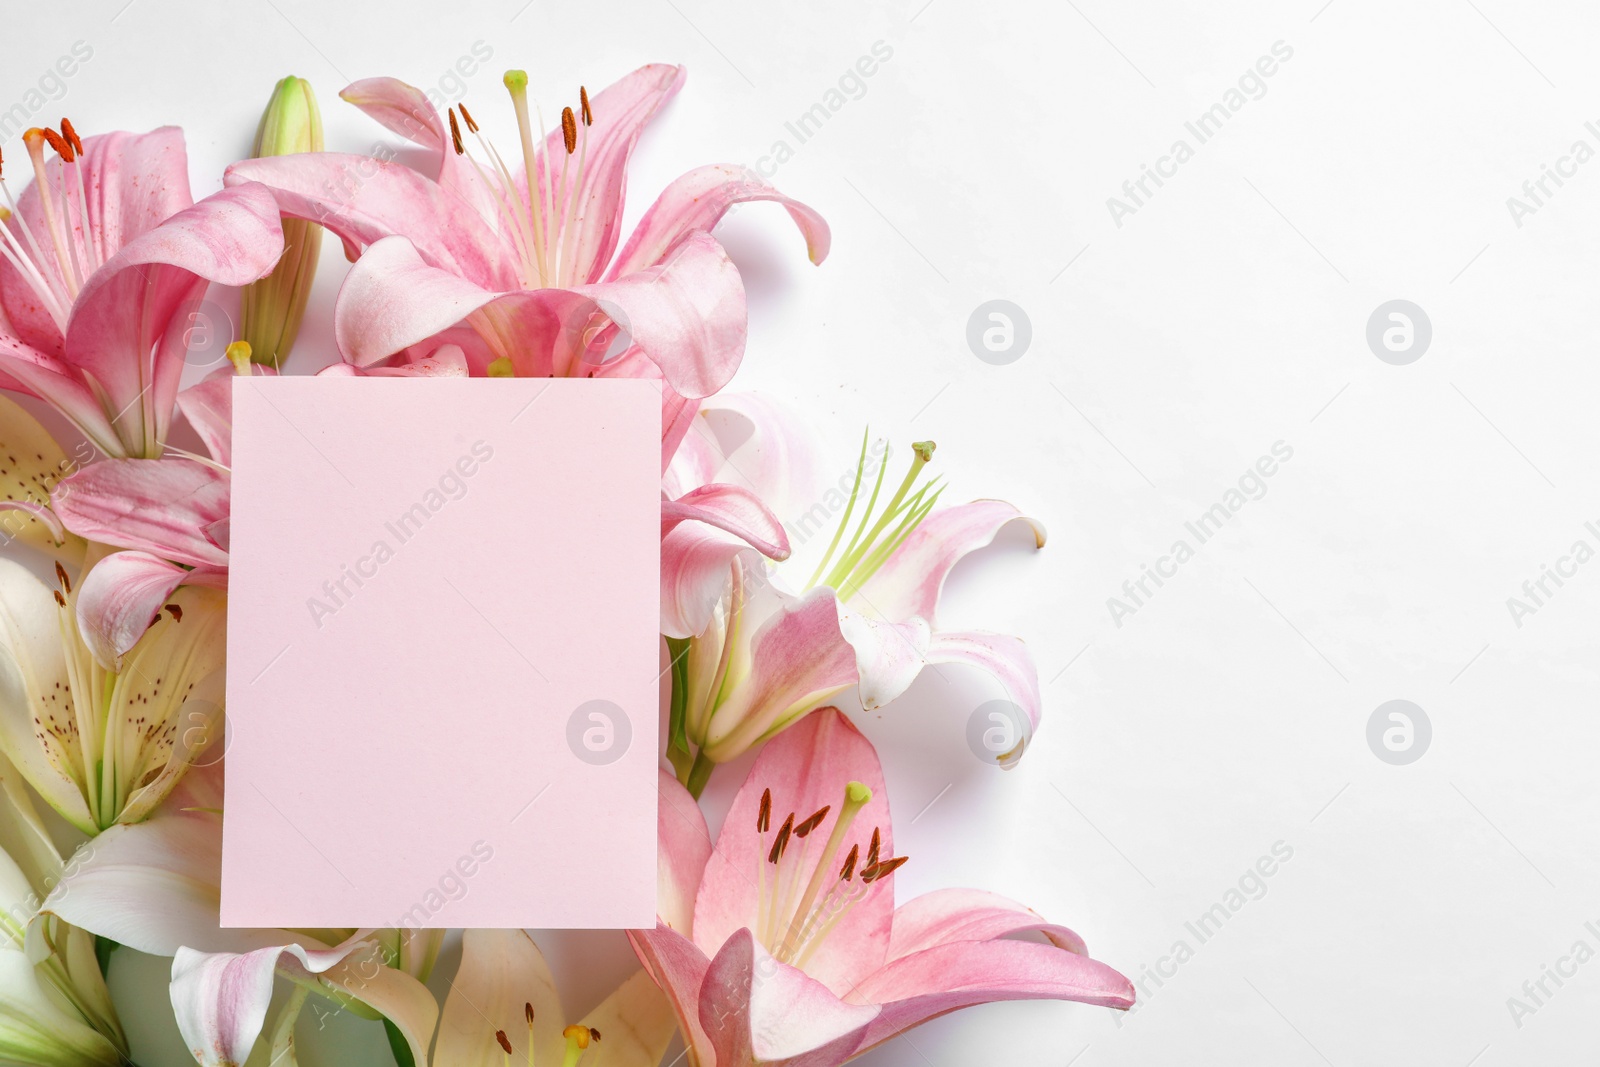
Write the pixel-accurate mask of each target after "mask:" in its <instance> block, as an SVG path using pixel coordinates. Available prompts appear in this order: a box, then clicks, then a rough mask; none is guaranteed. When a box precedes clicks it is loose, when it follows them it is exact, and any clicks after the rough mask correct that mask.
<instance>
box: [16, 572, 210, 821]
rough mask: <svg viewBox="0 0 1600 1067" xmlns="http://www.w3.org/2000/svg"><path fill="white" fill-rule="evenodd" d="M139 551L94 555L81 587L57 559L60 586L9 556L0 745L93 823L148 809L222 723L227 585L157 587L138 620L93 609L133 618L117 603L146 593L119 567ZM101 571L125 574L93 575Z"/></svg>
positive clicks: (61, 802)
mask: <svg viewBox="0 0 1600 1067" xmlns="http://www.w3.org/2000/svg"><path fill="white" fill-rule="evenodd" d="M99 551H101V549H100V548H99V546H95V547H94V548H92V549H91V550H90V555H91V559H94V557H95V555H96V553H97V552H99ZM132 555H134V554H133V553H115V554H112V555H109V556H104V557H103V558H99V559H98V561H97V562H92V564H91V565H90V566H88V567H86V568H85V572H84V577H85V584H87V585H88V586H89V588H88V589H85V590H80V589H78V588H76V586H77V583H76V582H74V581H73V580H72V579H71V578H70V577H69V575H68V573H67V571H66V569H65V568H64V567H63V566H62V565H61V563H59V562H58V563H57V564H56V582H55V587H54V588H52V587H50V586H49V585H46V584H45V583H44V582H42V581H40V580H39V579H38V578H37V577H35V575H34V574H33V572H32V571H30V570H29V569H28V568H27V567H25V566H23V565H22V564H20V563H18V562H16V561H15V560H11V559H0V752H3V753H4V754H5V755H6V756H8V757H9V758H10V760H11V761H12V762H13V763H15V764H16V766H17V769H18V770H19V771H21V773H22V775H23V777H24V778H26V779H27V781H28V783H29V784H30V785H32V786H33V787H34V789H36V790H38V792H39V795H40V796H42V797H43V798H44V800H45V802H46V803H48V804H49V805H50V806H51V807H53V808H55V809H56V810H57V811H58V812H60V813H61V815H62V816H63V817H64V818H65V819H67V821H68V822H70V823H72V824H73V825H74V826H75V827H77V828H78V829H80V830H82V831H83V832H84V833H87V834H96V833H99V832H100V831H101V830H104V829H106V828H107V827H110V826H113V825H115V824H117V823H127V822H137V821H139V820H140V819H143V818H145V817H147V816H148V815H149V814H150V812H151V811H153V810H154V809H155V807H156V805H157V804H159V803H160V802H161V799H162V798H163V797H165V796H166V795H167V794H168V793H169V792H171V791H172V788H173V786H174V785H176V784H177V781H178V779H179V778H180V777H181V776H182V774H183V772H184V770H185V769H186V768H187V767H188V766H189V764H190V763H192V762H193V761H194V760H195V758H196V757H197V756H198V755H199V754H200V752H202V751H203V750H204V749H205V747H206V746H207V744H208V743H209V742H210V741H211V740H212V739H213V738H214V735H215V734H216V733H217V732H218V728H219V726H220V716H221V711H222V700H223V670H222V667H223V657H224V646H225V643H226V642H225V627H224V601H225V598H224V595H223V594H222V593H221V592H220V591H218V590H216V589H210V588H202V587H196V586H184V587H182V588H180V589H177V590H176V591H173V592H171V593H170V595H167V596H162V597H160V598H159V603H160V607H159V608H157V609H156V610H155V612H154V618H153V619H150V620H149V621H148V622H146V621H145V620H146V616H145V615H144V614H143V611H141V612H140V613H139V619H138V625H139V626H140V627H143V629H142V632H141V630H139V629H135V630H134V631H133V633H132V634H121V633H117V632H107V631H106V630H105V629H104V628H103V627H102V626H100V625H98V624H97V623H96V622H95V621H94V620H103V619H108V618H118V617H120V618H122V619H123V620H128V619H130V618H131V616H130V615H129V613H128V612H125V611H124V612H118V611H116V610H115V609H114V608H113V609H112V610H107V602H108V601H111V602H115V601H118V600H121V601H126V602H128V603H139V602H141V601H142V600H146V599H147V598H148V589H146V588H142V587H141V583H140V582H139V581H138V580H137V579H133V580H130V578H129V576H127V575H125V574H122V573H121V572H122V571H123V570H125V568H122V567H121V566H120V564H121V563H122V562H123V560H124V559H125V558H126V557H129V556H132ZM97 570H103V571H104V573H103V574H102V575H100V577H101V578H110V577H111V576H112V575H113V574H114V573H115V575H116V580H113V581H97V580H96V571H97ZM86 608H87V609H88V610H87V611H86V610H85V609H86Z"/></svg>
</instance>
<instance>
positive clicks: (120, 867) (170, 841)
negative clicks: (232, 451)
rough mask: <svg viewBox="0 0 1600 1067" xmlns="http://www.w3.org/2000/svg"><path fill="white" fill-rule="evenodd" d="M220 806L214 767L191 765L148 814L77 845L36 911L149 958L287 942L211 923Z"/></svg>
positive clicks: (279, 934) (217, 886)
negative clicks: (181, 950)
mask: <svg viewBox="0 0 1600 1067" xmlns="http://www.w3.org/2000/svg"><path fill="white" fill-rule="evenodd" d="M221 803H222V766H221V764H220V763H219V764H216V765H213V766H211V767H196V768H193V769H191V770H190V772H189V773H188V774H186V775H185V776H184V778H183V780H182V781H181V782H180V783H179V784H178V786H177V788H176V789H175V790H174V791H173V792H172V794H171V795H170V796H168V797H167V799H166V801H165V802H164V803H163V804H162V806H161V807H160V808H159V809H157V811H156V813H155V814H154V815H153V816H151V818H149V819H148V820H146V821H145V822H141V823H136V824H133V825H119V826H113V827H111V828H110V829H109V830H106V831H105V832H104V833H102V834H100V835H99V836H98V837H96V838H95V839H94V841H93V843H92V845H90V846H85V847H84V848H83V849H82V850H80V851H79V852H78V854H77V855H76V856H74V857H73V859H72V860H71V861H70V862H69V863H68V865H67V869H66V872H65V874H64V875H63V877H62V879H61V881H60V883H59V884H58V885H56V886H55V887H54V888H53V889H52V890H51V891H50V894H49V895H48V896H47V897H45V900H44V903H43V904H42V905H40V912H41V914H47V915H54V916H57V917H59V918H60V919H61V920H62V921H64V922H68V923H71V924H72V925H73V926H76V927H79V928H80V929H84V930H88V931H90V932H91V933H95V934H98V935H100V936H101V937H105V938H109V939H111V940H113V941H115V942H117V943H118V944H122V945H127V946H128V947H130V948H133V949H136V950H138V951H139V952H145V953H149V954H150V955H154V956H171V955H173V954H175V953H176V952H177V951H178V949H179V948H180V947H181V946H184V945H187V946H189V947H190V948H192V949H196V950H198V951H201V952H233V953H239V952H250V951H253V950H255V949H260V948H266V947H268V946H272V945H281V944H283V943H284V942H286V941H289V940H293V939H295V936H294V935H292V934H289V933H287V932H285V931H283V930H255V929H248V928H242V927H241V928H230V929H223V928H222V927H221V926H220V925H219V922H220V918H219V916H218V912H217V900H218V895H219V894H220V892H221V885H222V817H221V815H219V814H218V813H217V811H216V809H217V808H218V807H219V806H220V805H221ZM303 940H305V941H306V943H307V944H309V945H311V946H312V947H319V946H318V944H317V943H316V942H315V941H311V940H310V939H303Z"/></svg>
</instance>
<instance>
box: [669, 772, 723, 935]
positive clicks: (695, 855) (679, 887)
mask: <svg viewBox="0 0 1600 1067" xmlns="http://www.w3.org/2000/svg"><path fill="white" fill-rule="evenodd" d="M657 773H658V774H659V780H658V782H657V803H656V827H657V835H656V840H657V842H658V845H657V850H656V916H657V921H658V922H660V923H661V924H662V925H664V926H666V927H667V928H668V929H671V930H676V931H677V932H678V933H680V934H682V935H684V936H685V937H687V936H689V933H690V931H691V930H692V929H693V927H694V900H695V896H696V895H697V894H698V893H699V892H700V879H701V877H702V876H703V875H704V874H705V870H706V861H707V860H709V859H710V858H711V832H710V831H709V830H708V829H706V817H705V814H704V813H703V812H701V810H700V805H699V804H697V803H696V802H695V799H694V797H692V796H690V795H689V791H688V790H687V789H685V788H684V787H683V786H682V785H681V784H679V782H678V780H677V779H676V778H674V777H673V776H672V775H670V774H668V773H667V772H666V771H659V772H657Z"/></svg>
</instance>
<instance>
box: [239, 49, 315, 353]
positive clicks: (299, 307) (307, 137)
mask: <svg viewBox="0 0 1600 1067" xmlns="http://www.w3.org/2000/svg"><path fill="white" fill-rule="evenodd" d="M320 151H322V115H321V113H320V112H319V111H318V110H317V98H316V96H315V95H314V94H313V93H312V92H311V83H310V82H308V81H306V80H305V79H304V78H296V77H293V76H290V77H288V78H285V79H283V80H282V81H280V82H279V83H278V85H277V87H276V88H275V89H273V91H272V99H271V100H269V101H268V102H267V110H266V111H265V112H263V113H262V115H261V125H260V126H259V127H257V128H256V140H255V145H254V146H253V147H252V148H251V150H250V155H251V157H252V158H255V159H260V158H263V157H265V156H287V155H292V154H294V153H297V152H320ZM283 248H284V252H283V258H282V259H281V260H279V261H278V265H277V267H275V268H274V269H273V271H272V273H271V274H269V275H267V276H266V277H265V278H262V279H261V280H260V281H258V282H253V283H251V284H250V285H248V286H246V287H245V290H244V295H243V298H242V300H241V302H240V312H241V314H240V318H241V322H240V332H241V334H242V336H243V339H244V340H246V341H248V342H250V351H251V354H252V358H253V359H254V360H255V361H256V362H257V363H265V364H267V365H269V366H273V367H277V366H280V365H281V364H282V363H283V361H284V360H285V359H287V358H288V356H289V350H290V349H291V348H293V347H294V339H295V335H296V334H297V333H299V331H300V317H301V316H302V315H303V314H304V313H305V310H306V300H307V299H308V298H309V297H310V295H311V283H312V281H313V280H314V279H315V278H316V276H317V256H318V254H319V253H320V252H321V250H322V227H320V226H318V225H317V224H316V223H314V222H308V221H306V220H305V219H289V218H286V219H284V220H283Z"/></svg>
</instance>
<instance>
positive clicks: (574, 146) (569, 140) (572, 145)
mask: <svg viewBox="0 0 1600 1067" xmlns="http://www.w3.org/2000/svg"><path fill="white" fill-rule="evenodd" d="M561 140H562V142H563V143H564V144H565V145H566V146H567V155H569V156H570V155H572V153H574V152H576V151H577V150H578V120H577V119H575V118H573V117H572V109H571V108H570V107H564V108H562V109H561Z"/></svg>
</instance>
